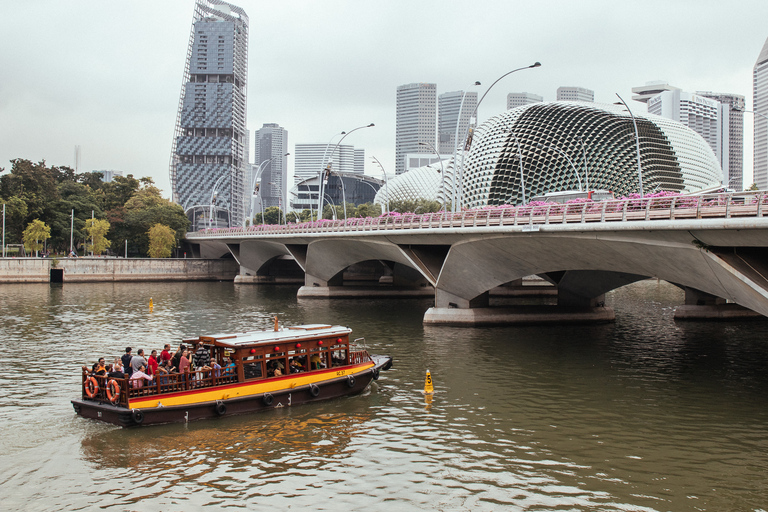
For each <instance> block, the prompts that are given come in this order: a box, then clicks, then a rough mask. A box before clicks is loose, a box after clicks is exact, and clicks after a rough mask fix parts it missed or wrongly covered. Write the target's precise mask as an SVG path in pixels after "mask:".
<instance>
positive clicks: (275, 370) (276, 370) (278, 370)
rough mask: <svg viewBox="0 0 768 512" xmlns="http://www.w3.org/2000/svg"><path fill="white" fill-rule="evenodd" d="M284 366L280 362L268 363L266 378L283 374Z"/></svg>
mask: <svg viewBox="0 0 768 512" xmlns="http://www.w3.org/2000/svg"><path fill="white" fill-rule="evenodd" d="M284 369H285V365H284V364H283V363H282V361H270V362H269V364H268V365H267V377H279V376H281V375H282V374H283V370H284Z"/></svg>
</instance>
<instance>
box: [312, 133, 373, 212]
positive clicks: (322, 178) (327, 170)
mask: <svg viewBox="0 0 768 512" xmlns="http://www.w3.org/2000/svg"><path fill="white" fill-rule="evenodd" d="M373 126H376V125H374V124H373V123H371V124H367V125H365V126H358V127H357V128H355V129H353V130H350V131H348V132H346V133H344V132H341V133H343V134H344V136H343V137H342V138H341V139H339V142H337V143H336V145H335V146H334V147H333V151H331V154H330V155H329V157H328V165H327V166H326V168H325V173H323V172H321V173H320V197H323V194H324V191H325V187H324V184H325V174H326V173H327V174H328V176H330V175H331V167H332V166H333V154H334V153H335V152H336V149H338V147H339V146H340V145H341V143H342V141H343V140H344V139H346V138H347V135H349V134H350V133H352V132H356V131H357V130H362V129H363V128H371V127H373ZM331 140H333V138H331ZM329 145H330V143H329ZM326 149H327V148H326ZM339 179H341V178H339ZM341 186H342V194H343V192H344V190H343V188H344V180H341ZM321 210H322V208H321ZM319 216H322V211H321V213H320V215H319ZM344 218H345V219H346V218H347V205H346V203H345V204H344Z"/></svg>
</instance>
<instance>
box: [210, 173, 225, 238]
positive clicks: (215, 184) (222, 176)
mask: <svg viewBox="0 0 768 512" xmlns="http://www.w3.org/2000/svg"><path fill="white" fill-rule="evenodd" d="M226 177H227V173H224V174H222V175H221V177H220V178H219V179H218V180H216V183H214V185H213V188H212V189H211V200H210V202H209V203H208V204H209V205H210V206H211V208H210V211H209V213H208V229H210V228H211V218H212V217H213V200H214V199H215V198H216V188H217V187H218V186H219V184H220V183H221V180H223V179H224V178H226ZM216 227H219V220H218V218H217V219H216Z"/></svg>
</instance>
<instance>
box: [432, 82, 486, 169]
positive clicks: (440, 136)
mask: <svg viewBox="0 0 768 512" xmlns="http://www.w3.org/2000/svg"><path fill="white" fill-rule="evenodd" d="M476 108H477V93H476V92H465V91H453V92H446V93H443V94H441V95H440V96H438V97H437V146H435V149H437V150H438V151H439V152H440V153H441V154H453V151H454V149H456V141H457V137H458V141H462V140H463V139H464V138H465V137H466V134H467V130H468V129H469V119H470V117H471V116H472V113H473V112H474V111H475V109H476ZM422 149H424V146H422ZM427 149H429V148H427Z"/></svg>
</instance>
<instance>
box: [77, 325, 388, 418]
mask: <svg viewBox="0 0 768 512" xmlns="http://www.w3.org/2000/svg"><path fill="white" fill-rule="evenodd" d="M351 332H352V330H351V329H349V328H348V327H342V326H338V325H335V326H332V325H324V324H312V325H298V326H292V327H278V323H277V319H275V326H274V330H265V331H250V332H243V333H232V334H212V335H206V336H200V337H199V338H193V339H188V340H183V343H184V344H185V345H186V346H188V347H190V348H191V350H190V353H192V352H194V347H195V346H196V345H197V344H202V346H203V347H205V349H207V350H208V352H209V353H210V356H211V365H212V366H211V367H210V369H209V367H207V366H206V367H203V368H195V369H194V370H191V371H186V372H185V373H169V374H158V375H155V376H154V379H153V380H152V381H137V380H129V379H128V378H110V377H104V376H98V375H93V374H92V373H91V372H89V371H88V369H87V368H86V367H83V374H82V393H83V394H82V399H81V400H72V405H73V407H74V409H75V412H76V413H77V414H79V415H80V416H83V417H85V418H93V419H96V420H100V421H104V422H107V423H112V424H115V425H120V426H123V427H131V426H138V425H155V424H160V423H177V422H187V421H192V420H197V419H203V418H211V417H218V416H230V415H236V414H246V413H251V412H256V411H263V410H268V409H274V408H278V407H289V406H293V405H298V404H304V403H308V402H315V401H318V400H326V399H329V398H337V397H341V396H345V395H354V394H356V393H360V392H362V391H363V390H365V389H366V388H367V387H368V385H369V384H370V382H371V380H376V379H378V378H379V372H380V371H382V370H388V369H389V368H390V367H391V366H392V358H391V357H388V356H378V355H369V354H368V351H367V350H366V349H365V348H364V345H362V344H364V341H365V340H364V339H363V338H360V339H357V340H354V341H353V342H352V343H350V339H349V336H350V334H351ZM191 357H192V356H190V358H191ZM226 361H229V362H230V365H229V366H228V365H227V364H222V363H225V362H226ZM214 363H218V364H214ZM232 363H233V364H232ZM216 366H221V368H216ZM125 377H127V375H125Z"/></svg>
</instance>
